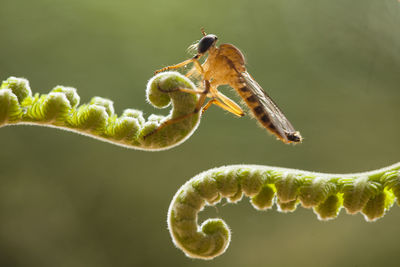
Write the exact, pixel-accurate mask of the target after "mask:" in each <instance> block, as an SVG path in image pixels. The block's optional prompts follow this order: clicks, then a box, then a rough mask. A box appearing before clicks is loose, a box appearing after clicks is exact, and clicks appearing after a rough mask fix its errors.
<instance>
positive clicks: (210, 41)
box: [197, 34, 218, 55]
mask: <svg viewBox="0 0 400 267" xmlns="http://www.w3.org/2000/svg"><path fill="white" fill-rule="evenodd" d="M217 40H218V37H217V36H216V35H214V34H207V35H205V36H204V37H203V38H201V39H200V41H199V43H198V45H197V53H198V54H199V55H203V54H205V53H206V52H207V51H208V50H209V49H210V48H211V47H213V46H215V43H216V42H217Z"/></svg>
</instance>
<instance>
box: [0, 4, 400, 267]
mask: <svg viewBox="0 0 400 267" xmlns="http://www.w3.org/2000/svg"><path fill="white" fill-rule="evenodd" d="M399 26H400V3H399V2H398V1H396V0H380V1H376V0H353V1H348V0H335V1H332V0H298V1H292V0H279V1H277V0H257V1H239V0H237V1H236V0H223V1H211V0H203V1H178V0H168V1H162V0H159V1H157V0H147V1H135V0H131V1H122V0H116V1H105V0H35V1H31V0H25V1H19V0H0V33H1V35H0V76H1V79H2V80H4V79H6V78H7V77H9V76H17V77H25V78H27V79H29V81H30V83H31V87H32V90H33V91H34V92H40V93H47V92H48V91H49V90H50V89H51V88H52V87H54V86H56V85H58V84H60V85H65V86H73V87H76V88H77V89H78V93H79V94H80V96H81V102H88V101H89V100H90V98H91V97H92V96H102V97H106V98H110V99H112V100H113V101H114V104H115V109H116V111H117V113H118V114H121V113H122V110H123V109H125V108H136V109H141V110H143V111H144V112H145V114H146V116H148V115H150V114H152V113H157V114H167V113H168V111H167V110H155V109H154V108H153V107H151V106H150V105H149V104H147V103H146V102H145V85H146V82H147V80H148V79H149V78H151V76H152V73H153V71H154V70H156V69H159V68H161V67H164V66H166V65H171V64H174V63H177V62H180V61H182V60H184V59H186V58H188V57H189V55H188V54H187V52H186V48H187V47H188V46H189V45H190V44H192V43H193V42H194V41H196V40H198V39H200V38H201V33H200V28H201V27H205V29H206V31H207V32H210V33H215V34H217V35H218V36H219V40H220V42H229V43H233V44H235V45H236V46H238V47H239V48H240V49H241V50H242V51H243V53H244V54H245V56H246V57H247V61H248V70H249V72H250V73H251V74H252V75H253V76H254V77H255V78H256V80H257V81H258V82H259V83H260V84H261V85H262V86H263V87H264V88H265V89H266V90H267V91H268V92H269V94H270V95H271V96H272V97H273V98H274V100H275V101H276V102H277V103H278V104H279V106H280V107H281V108H282V110H284V112H285V114H286V115H287V117H288V118H289V119H290V120H291V121H292V123H293V125H294V126H295V127H296V128H297V129H298V130H300V131H301V133H302V135H303V136H304V138H305V140H304V143H303V144H301V145H296V146H291V145H284V144H282V143H281V142H279V141H276V140H275V138H274V137H272V136H270V135H269V134H268V133H266V131H265V130H263V129H262V128H260V127H258V126H257V124H256V122H255V120H254V119H250V118H249V117H245V118H241V119H238V118H235V117H234V116H233V115H231V114H227V112H225V111H223V110H221V109H219V108H218V107H212V108H210V110H209V111H207V113H206V114H205V116H204V117H203V119H202V121H201V124H200V127H199V128H198V130H197V131H196V132H195V133H194V135H193V136H192V137H191V138H190V139H189V140H187V141H186V142H185V143H183V144H182V145H180V146H178V147H176V148H173V149H171V150H168V151H163V152H143V151H135V150H128V149H125V148H121V147H118V146H114V145H111V144H108V143H103V142H100V141H97V140H94V139H90V138H88V137H84V136H80V135H77V134H73V133H68V132H64V131H59V130H55V129H49V128H40V127H29V126H18V127H5V128H1V129H0V147H1V148H0V218H1V219H0V266H60V267H63V266H77V267H78V266H96V267H103V266H231V267H232V266H294V265H296V266H398V260H399V255H400V248H399V246H398V240H399V237H400V228H399V222H400V209H399V207H397V206H395V207H393V208H392V209H391V210H390V211H389V212H388V214H387V215H386V216H385V217H384V218H383V219H380V220H378V221H377V222H375V223H367V222H366V221H365V220H364V218H363V217H362V216H361V215H359V214H358V215H355V216H350V215H347V214H346V213H345V211H344V210H342V211H341V213H340V215H339V217H338V218H337V219H335V220H333V221H329V222H320V221H318V220H317V218H316V216H315V215H314V214H313V212H312V211H311V210H306V209H303V208H298V210H297V211H296V212H294V213H290V214H281V213H278V212H276V209H274V210H272V211H271V210H270V211H268V212H257V211H255V210H254V209H253V208H252V207H251V206H250V204H249V203H248V199H246V198H245V199H243V200H242V201H241V202H240V203H239V204H237V205H225V206H221V205H219V206H218V207H217V208H207V209H206V210H205V211H204V212H203V213H201V215H200V217H201V219H202V220H204V219H206V218H208V217H210V216H217V217H222V218H224V219H225V220H226V222H227V223H228V224H229V225H230V227H231V229H232V231H233V238H232V243H231V245H230V247H229V248H228V250H227V252H226V253H225V254H224V255H222V256H220V257H218V258H216V259H215V260H213V261H207V262H204V261H200V260H191V259H188V258H186V257H185V256H184V255H183V253H182V252H181V251H179V250H178V249H176V248H175V247H174V246H173V244H172V242H171V239H170V236H169V233H168V231H167V226H166V216H167V209H168V206H169V203H170V201H171V199H172V197H173V195H174V193H175V192H176V191H177V190H178V189H179V187H180V186H181V185H182V184H184V183H185V181H187V180H188V179H190V178H191V177H193V176H194V175H196V174H197V173H199V172H201V171H204V170H207V169H210V168H212V167H217V166H221V165H229V164H238V163H247V164H263V165H272V166H281V167H288V168H300V169H305V170H314V171H322V172H333V173H337V172H338V173H343V172H355V171H364V170H371V169H375V168H379V167H383V166H387V165H390V164H392V163H395V162H397V161H399V160H400V153H399V151H400V141H399V136H400V135H399V133H400V124H399V119H400V105H399V103H400V102H399V100H400V27H399ZM222 90H223V92H225V93H227V94H228V95H229V96H232V98H234V99H235V100H238V101H239V98H238V97H237V96H236V95H235V94H234V92H233V91H232V90H229V89H227V88H225V89H222Z"/></svg>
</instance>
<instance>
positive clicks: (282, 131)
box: [155, 29, 302, 143]
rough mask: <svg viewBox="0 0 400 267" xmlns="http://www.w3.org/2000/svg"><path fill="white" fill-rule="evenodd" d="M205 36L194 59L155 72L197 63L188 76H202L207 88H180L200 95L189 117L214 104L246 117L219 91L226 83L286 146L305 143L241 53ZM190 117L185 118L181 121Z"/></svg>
mask: <svg viewBox="0 0 400 267" xmlns="http://www.w3.org/2000/svg"><path fill="white" fill-rule="evenodd" d="M202 34H203V38H201V40H200V41H199V42H198V43H197V45H196V46H197V54H196V55H195V56H194V57H192V58H190V59H188V60H185V61H183V62H181V63H179V64H176V65H173V66H168V67H165V68H162V69H160V70H158V71H156V72H155V73H159V72H162V71H167V70H171V69H177V68H181V67H184V66H185V65H187V64H189V63H193V64H194V66H193V68H192V69H191V70H190V71H189V72H188V73H186V76H187V77H189V76H192V75H194V74H200V75H201V77H202V82H203V86H204V89H203V90H192V89H185V88H179V89H178V90H180V91H183V92H187V93H192V94H193V93H194V94H199V95H200V98H199V100H198V103H197V105H196V108H195V110H194V111H193V113H192V114H189V115H193V114H195V113H198V112H199V111H200V110H202V112H203V113H204V111H206V110H207V109H208V108H209V107H210V105H212V104H215V105H217V106H219V107H221V108H223V109H225V110H227V111H229V112H231V113H233V114H235V115H236V116H239V117H241V116H244V112H243V110H242V109H241V107H240V106H239V105H237V104H236V103H235V102H234V101H233V100H231V99H229V98H228V97H227V96H225V95H223V94H222V93H221V92H219V91H218V89H217V88H218V86H220V85H225V84H227V85H230V86H231V87H233V88H234V89H235V90H236V91H237V92H238V94H239V95H240V97H241V98H242V99H243V100H244V102H245V103H246V105H247V106H248V107H249V108H250V110H251V111H252V113H253V115H254V116H255V117H256V119H257V120H258V122H259V123H260V124H261V125H262V126H263V127H265V128H266V129H267V130H268V131H270V132H271V133H273V134H274V135H276V136H277V137H278V139H280V140H281V141H283V142H284V143H300V142H301V141H302V137H301V135H300V133H299V132H298V131H296V130H295V129H294V128H293V126H292V124H291V123H290V122H289V121H288V119H286V117H285V115H283V113H282V111H281V110H280V109H279V108H278V106H277V105H276V104H275V103H274V101H272V99H271V98H270V97H269V96H268V95H267V93H266V92H265V91H264V90H263V89H262V88H261V86H260V85H259V84H258V83H257V82H256V81H255V80H254V79H253V77H251V75H250V74H249V73H248V72H247V71H246V66H245V59H244V56H243V54H242V52H240V50H239V49H238V48H236V47H235V46H234V45H232V44H221V45H220V46H219V47H217V46H216V42H217V40H218V38H217V36H216V35H214V34H206V33H205V32H204V30H203V29H202ZM206 53H208V57H207V59H206V60H205V62H204V63H203V64H201V63H200V62H199V59H200V58H201V57H202V56H204V55H205V54H206ZM207 97H209V98H211V100H209V102H208V103H206V104H205V105H204V103H205V101H206V98H207ZM203 105H204V106H203ZM187 116H188V115H186V116H183V117H182V119H183V118H185V117H187ZM179 119H180V118H178V119H173V120H170V121H166V122H164V123H163V125H161V126H160V127H164V126H166V125H168V124H170V123H174V122H176V121H177V120H179Z"/></svg>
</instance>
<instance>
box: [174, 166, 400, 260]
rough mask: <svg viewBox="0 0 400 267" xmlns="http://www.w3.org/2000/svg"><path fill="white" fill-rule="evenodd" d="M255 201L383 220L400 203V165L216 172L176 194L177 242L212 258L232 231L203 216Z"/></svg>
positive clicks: (324, 216)
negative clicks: (346, 170) (340, 170)
mask: <svg viewBox="0 0 400 267" xmlns="http://www.w3.org/2000/svg"><path fill="white" fill-rule="evenodd" d="M243 195H246V196H248V197H250V201H251V204H252V205H253V206H254V207H255V208H256V209H258V210H266V209H269V208H271V207H272V205H273V204H274V203H276V204H277V206H278V210H279V211H281V212H289V211H294V210H295V209H296V207H297V205H298V204H301V205H302V206H303V207H306V208H313V209H314V212H315V213H316V214H317V216H318V218H319V219H321V220H329V219H333V218H335V217H336V216H337V215H338V214H339V211H340V209H341V208H342V207H344V208H345V209H346V211H347V212H348V213H350V214H355V213H358V212H361V213H362V214H364V217H365V219H366V220H367V221H374V220H376V219H378V218H380V217H382V216H383V215H384V213H385V211H386V210H387V209H389V208H390V207H391V206H392V205H393V203H394V201H395V199H396V198H397V203H398V204H399V205H400V163H397V164H394V165H392V166H390V167H387V168H383V169H380V170H376V171H371V172H365V173H354V174H345V175H344V174H324V173H316V172H307V171H301V170H294V169H284V168H277V167H268V166H257V165H233V166H226V167H221V168H215V169H211V170H208V171H205V172H203V173H200V174H199V175H197V176H195V177H194V178H192V179H191V180H189V181H188V182H187V183H186V184H184V185H183V186H182V187H181V188H180V189H179V190H178V192H177V193H176V195H175V196H174V199H173V200H172V202H171V204H170V207H169V211H168V229H169V231H170V234H171V236H172V239H173V242H174V244H175V245H176V246H177V247H178V248H180V249H182V250H183V251H184V253H185V254H186V255H187V256H188V257H191V258H199V259H212V258H214V257H216V256H218V255H220V254H222V253H223V252H224V251H225V250H226V248H227V247H228V245H229V242H230V231H229V228H228V226H227V225H226V223H225V222H224V221H223V220H221V219H208V220H206V221H205V222H203V224H202V225H201V226H198V224H197V217H198V213H199V212H200V211H201V210H202V209H203V208H204V206H206V205H216V204H217V203H219V202H220V201H221V199H222V198H227V200H228V201H229V202H233V203H234V202H237V201H239V200H240V199H241V198H242V196H243Z"/></svg>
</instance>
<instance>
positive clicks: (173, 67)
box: [154, 55, 204, 74]
mask: <svg viewBox="0 0 400 267" xmlns="http://www.w3.org/2000/svg"><path fill="white" fill-rule="evenodd" d="M199 58H200V55H195V56H194V57H192V58H190V59H187V60H185V61H183V62H181V63H178V64H176V65H172V66H168V67H165V68H162V69H159V70H156V71H155V72H154V74H157V73H160V72H163V71H167V70H175V69H179V68H182V67H184V66H186V65H187V64H189V63H193V64H194V66H195V67H196V69H197V71H199V72H200V73H201V74H203V73H204V70H203V67H202V66H201V64H200V62H199V61H198V59H199Z"/></svg>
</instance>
